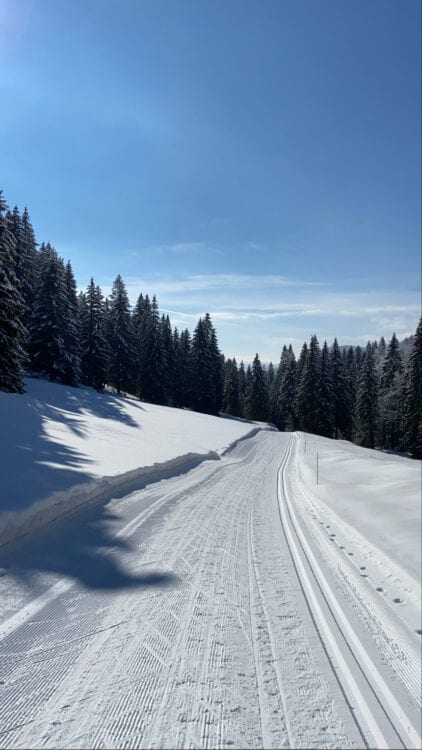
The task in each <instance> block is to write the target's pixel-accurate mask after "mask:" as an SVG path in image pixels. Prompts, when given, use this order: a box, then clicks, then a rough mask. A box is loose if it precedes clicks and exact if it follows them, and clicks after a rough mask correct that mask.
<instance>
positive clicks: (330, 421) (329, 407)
mask: <svg viewBox="0 0 422 750" xmlns="http://www.w3.org/2000/svg"><path fill="white" fill-rule="evenodd" d="M319 431H320V434H321V435H324V437H329V438H331V437H333V432H334V388H333V377H332V371H331V357H330V352H329V350H328V346H327V342H326V341H324V346H323V347H322V351H321V390H320V398H319Z"/></svg>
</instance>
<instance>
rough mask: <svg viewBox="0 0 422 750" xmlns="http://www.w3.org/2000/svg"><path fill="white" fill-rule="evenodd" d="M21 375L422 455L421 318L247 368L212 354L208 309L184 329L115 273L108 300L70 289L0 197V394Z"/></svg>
mask: <svg viewBox="0 0 422 750" xmlns="http://www.w3.org/2000/svg"><path fill="white" fill-rule="evenodd" d="M26 375H27V376H32V377H44V378H47V379H49V380H51V381H55V382H58V383H62V384H66V385H69V386H73V387H77V386H79V385H85V386H89V387H92V388H96V389H97V390H102V389H104V387H105V386H109V387H111V388H113V389H114V390H115V391H116V392H117V393H129V394H132V395H134V396H137V397H138V398H140V399H142V400H144V401H149V402H152V403H156V404H163V405H168V406H174V407H182V408H189V409H193V410H196V411H201V412H206V413H209V414H218V413H219V412H224V413H226V414H231V415H232V416H234V417H244V418H246V419H251V420H259V421H269V422H272V423H273V424H275V425H276V426H277V427H278V429H280V430H297V429H299V430H303V431H306V432H312V433H316V434H319V435H324V436H326V437H332V438H344V439H347V440H352V441H354V442H356V443H358V444H359V445H362V446H366V447H370V448H373V447H378V448H382V449H388V450H393V451H405V452H408V453H410V454H411V455H412V456H414V457H415V458H422V320H421V321H420V322H419V325H418V327H417V330H416V333H415V335H414V336H412V337H411V339H410V340H409V339H408V340H407V341H404V342H399V341H398V339H397V338H396V336H395V334H393V335H392V337H391V339H390V340H389V341H388V342H387V343H386V341H385V340H384V338H383V337H381V339H380V340H379V341H372V342H368V344H367V346H366V348H365V349H363V350H362V349H361V347H359V346H355V347H353V346H348V347H344V346H342V347H340V346H339V344H338V342H337V340H336V339H334V341H333V342H332V344H331V345H330V346H328V345H327V343H326V342H324V344H323V345H322V347H321V346H320V344H319V342H318V339H317V336H316V335H314V336H312V337H311V339H310V341H309V343H304V345H303V347H302V350H301V353H300V356H299V358H298V359H296V357H295V354H294V352H293V349H292V347H291V346H289V347H286V346H285V347H283V351H282V352H281V356H280V361H279V364H278V365H277V366H274V365H273V364H272V363H269V364H265V365H263V364H262V363H261V361H260V358H259V355H258V354H256V356H255V358H254V360H253V362H252V363H250V364H247V366H246V367H245V365H244V363H243V362H240V363H239V364H238V363H237V362H236V360H235V359H234V358H232V359H226V358H225V357H224V355H223V354H222V353H221V352H220V350H219V346H218V341H217V335H216V331H215V329H214V326H213V324H212V321H211V318H210V315H209V314H206V315H205V316H204V317H202V318H200V319H199V321H198V323H197V325H196V328H195V330H194V332H193V334H192V335H191V334H190V332H189V331H188V330H187V329H186V330H183V331H178V330H177V328H174V329H172V327H171V324H170V320H169V317H168V315H167V316H165V315H160V313H159V308H158V304H157V300H156V298H155V296H154V297H152V299H150V298H149V296H148V295H147V294H145V296H144V295H143V294H140V295H139V298H138V300H137V302H136V305H135V306H134V307H133V309H132V308H131V306H130V303H129V298H128V295H127V291H126V288H125V284H124V282H123V279H122V278H121V276H120V275H118V276H117V278H116V279H115V281H114V283H113V288H112V292H111V295H110V296H109V297H108V298H104V296H103V294H102V291H101V289H100V287H99V286H97V285H96V284H95V282H94V280H93V279H91V283H90V284H89V286H88V288H87V289H86V290H85V291H84V292H80V293H79V294H78V293H77V287H76V282H75V278H74V275H73V271H72V267H71V264H70V262H69V261H68V262H67V263H66V264H65V263H64V261H63V260H62V258H60V257H59V255H58V253H57V251H56V250H55V249H54V248H53V247H52V246H51V245H50V244H49V243H46V244H45V243H42V244H41V245H38V243H37V241H36V238H35V234H34V230H33V227H32V225H31V221H30V218H29V214H28V211H27V209H26V208H25V210H24V211H23V213H22V214H21V213H20V211H19V209H18V208H17V207H15V208H14V209H13V210H12V211H10V210H9V208H8V206H7V203H6V202H5V200H4V198H3V197H2V193H1V192H0V390H1V391H6V392H10V393H22V392H23V391H24V381H23V379H24V377H25V376H26Z"/></svg>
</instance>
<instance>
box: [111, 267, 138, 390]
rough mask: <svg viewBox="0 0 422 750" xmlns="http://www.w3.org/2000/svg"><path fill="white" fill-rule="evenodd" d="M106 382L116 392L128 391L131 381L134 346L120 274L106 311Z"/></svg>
mask: <svg viewBox="0 0 422 750" xmlns="http://www.w3.org/2000/svg"><path fill="white" fill-rule="evenodd" d="M107 327H108V346H109V350H110V357H109V363H108V382H109V383H110V385H111V386H113V388H115V389H116V391H117V393H121V392H122V391H128V390H129V389H130V387H131V383H132V382H133V367H134V359H135V348H134V340H133V330H132V319H131V314H130V306H129V298H128V295H127V291H126V287H125V284H124V282H123V279H122V277H121V276H120V274H118V276H117V277H116V279H115V280H114V283H113V287H112V291H111V296H110V302H109V313H108V326H107Z"/></svg>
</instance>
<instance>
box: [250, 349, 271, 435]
mask: <svg viewBox="0 0 422 750" xmlns="http://www.w3.org/2000/svg"><path fill="white" fill-rule="evenodd" d="M267 415H268V392H267V384H266V382H265V375H264V371H263V369H262V365H261V361H260V359H259V356H258V354H256V355H255V357H254V361H253V363H252V368H251V370H250V375H249V382H248V385H247V391H246V418H247V419H252V420H254V421H255V422H265V421H266V419H267Z"/></svg>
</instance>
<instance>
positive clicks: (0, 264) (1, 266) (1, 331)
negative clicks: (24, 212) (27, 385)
mask: <svg viewBox="0 0 422 750" xmlns="http://www.w3.org/2000/svg"><path fill="white" fill-rule="evenodd" d="M6 211H7V204H6V202H5V200H4V199H3V196H2V191H0V390H1V391H7V392H9V393H22V392H23V390H24V387H23V375H24V369H23V368H24V365H25V363H26V361H27V354H26V343H27V330H26V327H25V324H24V320H25V312H26V308H25V304H24V301H23V297H22V294H21V285H20V283H19V279H18V277H17V275H16V252H15V247H16V239H15V237H14V236H13V234H12V232H11V231H10V222H9V221H8V220H7V218H6Z"/></svg>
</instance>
